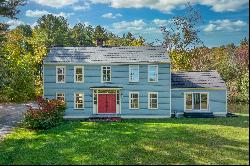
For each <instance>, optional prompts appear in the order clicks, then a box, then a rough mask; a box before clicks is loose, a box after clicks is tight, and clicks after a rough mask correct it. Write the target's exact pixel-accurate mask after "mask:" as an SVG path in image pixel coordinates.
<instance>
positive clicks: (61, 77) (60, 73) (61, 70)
mask: <svg viewBox="0 0 250 166" xmlns="http://www.w3.org/2000/svg"><path fill="white" fill-rule="evenodd" d="M56 83H65V66H57V67H56Z"/></svg>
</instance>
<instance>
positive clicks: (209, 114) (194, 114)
mask: <svg viewBox="0 0 250 166" xmlns="http://www.w3.org/2000/svg"><path fill="white" fill-rule="evenodd" d="M184 117H186V118H214V117H215V116H214V115H213V113H212V112H185V113H184Z"/></svg>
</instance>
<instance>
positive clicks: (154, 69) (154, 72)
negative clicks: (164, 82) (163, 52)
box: [148, 65, 158, 82]
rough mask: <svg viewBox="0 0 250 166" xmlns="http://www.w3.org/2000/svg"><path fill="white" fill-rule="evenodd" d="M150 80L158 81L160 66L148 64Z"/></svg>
mask: <svg viewBox="0 0 250 166" xmlns="http://www.w3.org/2000/svg"><path fill="white" fill-rule="evenodd" d="M148 82H158V66H157V65H149V66H148Z"/></svg>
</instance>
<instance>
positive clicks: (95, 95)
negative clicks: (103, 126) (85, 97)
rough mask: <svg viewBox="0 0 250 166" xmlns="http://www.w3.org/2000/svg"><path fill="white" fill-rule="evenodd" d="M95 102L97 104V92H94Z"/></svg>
mask: <svg viewBox="0 0 250 166" xmlns="http://www.w3.org/2000/svg"><path fill="white" fill-rule="evenodd" d="M94 104H97V94H94Z"/></svg>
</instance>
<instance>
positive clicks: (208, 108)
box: [184, 92, 210, 112]
mask: <svg viewBox="0 0 250 166" xmlns="http://www.w3.org/2000/svg"><path fill="white" fill-rule="evenodd" d="M194 93H200V109H194V99H193V94H194ZM186 94H192V109H186ZM201 94H207V109H202V108H201ZM209 101H210V99H209V92H184V112H185V111H187V112H210V107H209Z"/></svg>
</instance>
